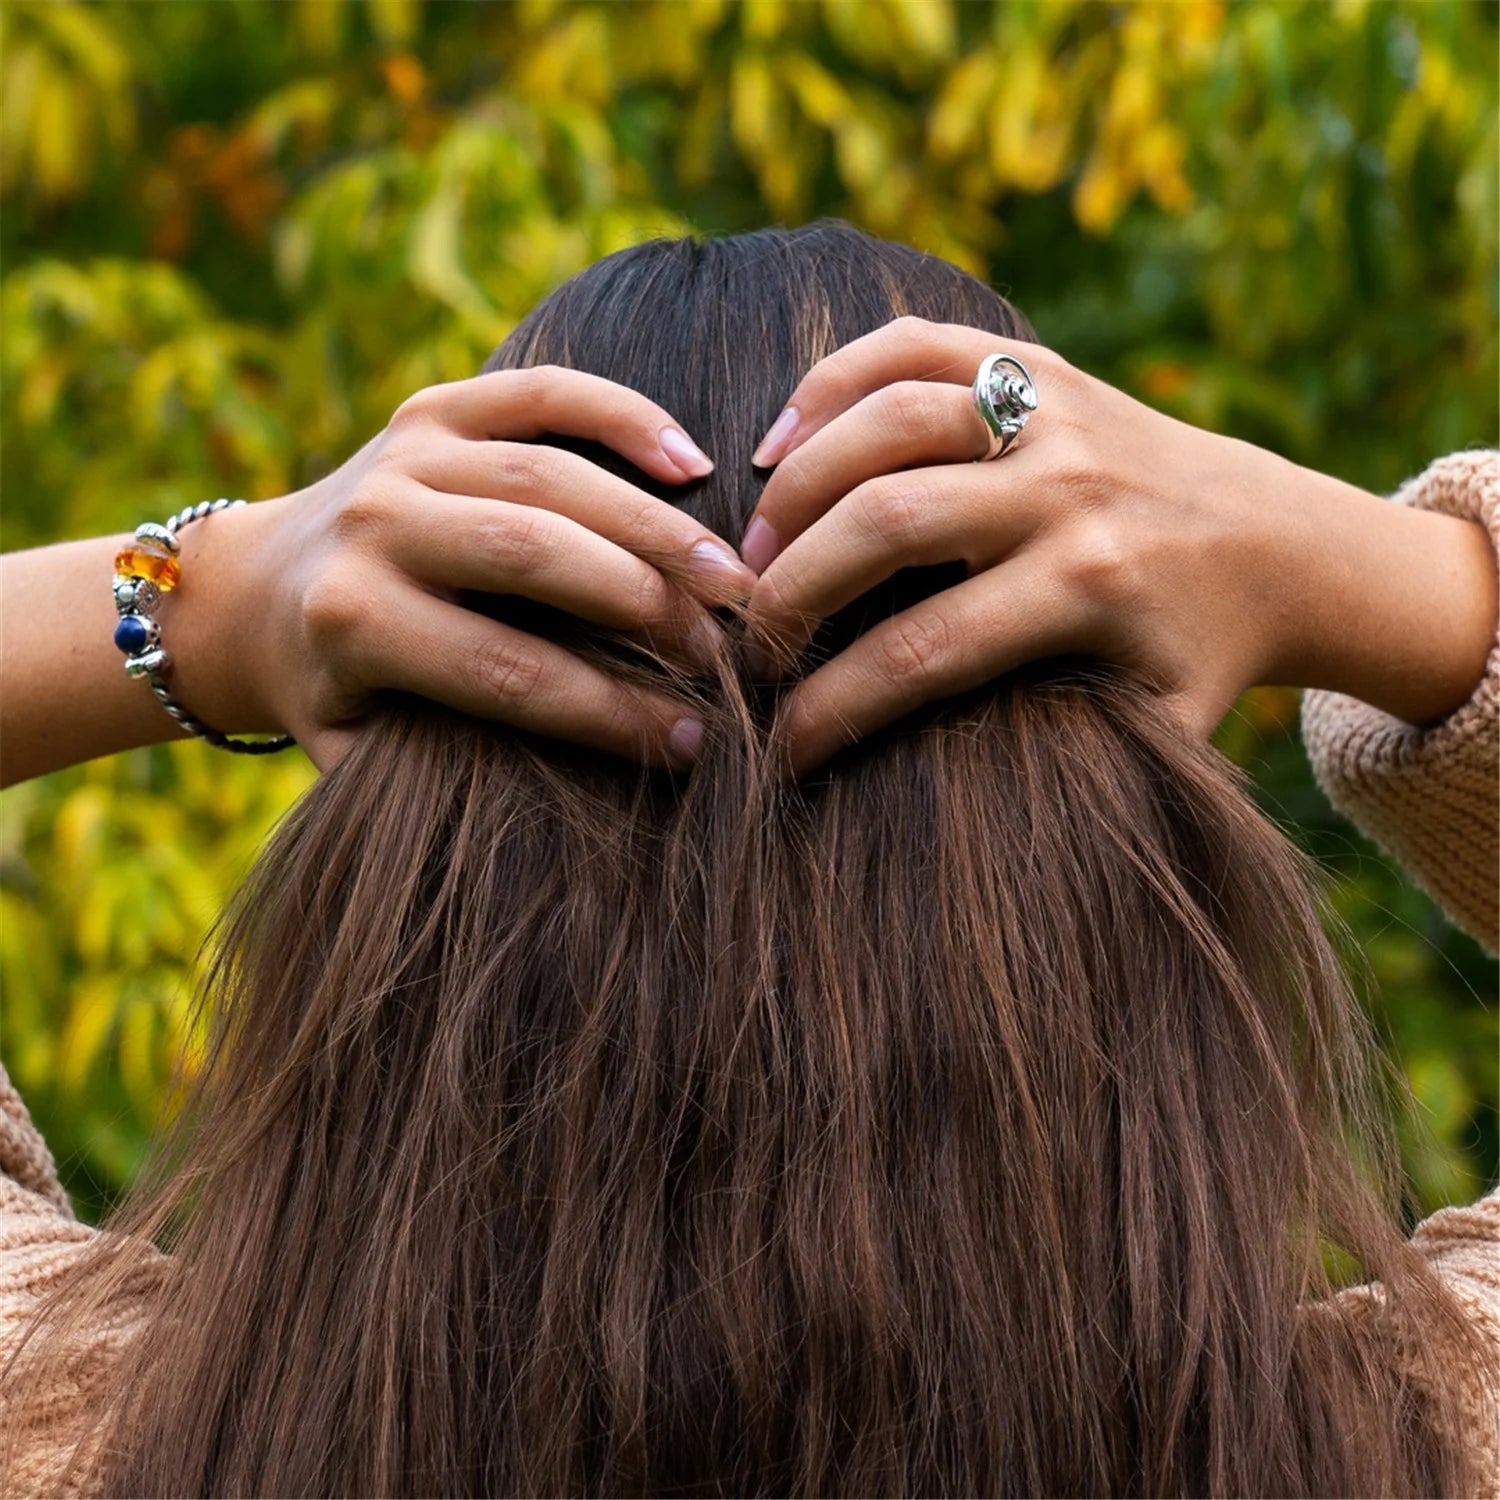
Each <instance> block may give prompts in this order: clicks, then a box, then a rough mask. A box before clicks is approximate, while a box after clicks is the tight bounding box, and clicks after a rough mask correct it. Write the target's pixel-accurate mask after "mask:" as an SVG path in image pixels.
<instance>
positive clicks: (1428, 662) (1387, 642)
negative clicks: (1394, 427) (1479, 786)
mask: <svg viewBox="0 0 1500 1500" xmlns="http://www.w3.org/2000/svg"><path fill="white" fill-rule="evenodd" d="M1274 464H1275V465H1276V466H1277V471H1276V473H1275V474H1274V476H1273V479H1272V482H1274V483H1277V484H1278V485H1279V486H1281V489H1280V496H1279V505H1278V508H1279V509H1282V511H1283V513H1284V515H1285V516H1286V518H1287V523H1288V524H1287V528H1286V532H1285V543H1286V546H1287V547H1288V548H1289V549H1291V551H1297V550H1301V549H1307V555H1309V556H1312V555H1320V564H1319V567H1318V568H1317V570H1316V576H1317V577H1318V578H1319V581H1320V586H1319V588H1318V589H1317V590H1316V591H1314V592H1312V593H1309V592H1307V591H1305V590H1304V589H1302V588H1300V587H1297V588H1295V589H1294V587H1293V585H1292V583H1291V580H1300V579H1304V578H1305V577H1306V576H1307V570H1306V569H1305V568H1302V569H1294V568H1293V567H1291V566H1290V561H1288V566H1287V567H1286V568H1284V569H1282V570H1279V571H1272V572H1270V573H1268V575H1267V576H1268V578H1269V579H1270V582H1269V584H1268V587H1269V588H1270V589H1271V591H1272V593H1273V596H1274V595H1275V593H1276V592H1277V590H1278V588H1279V583H1278V580H1279V579H1282V578H1284V579H1287V580H1288V581H1289V582H1288V593H1287V595H1286V597H1284V598H1274V597H1273V607H1274V608H1276V609H1278V610H1279V611H1280V612H1281V615H1282V618H1283V621H1284V624H1283V627H1282V629H1281V630H1280V631H1279V633H1278V641H1277V646H1276V652H1275V659H1274V661H1273V662H1272V663H1271V664H1270V665H1269V667H1268V670H1267V675H1266V680H1269V681H1275V682H1280V683H1285V684H1288V685H1292V686H1297V687H1305V688H1323V689H1327V690H1330V691H1333V692H1337V693H1342V694H1344V695H1346V696H1348V697H1351V698H1357V699H1359V700H1360V701H1362V702H1364V703H1368V704H1371V705H1372V706H1373V707H1375V708H1379V709H1382V710H1383V711H1384V712H1386V713H1388V714H1390V715H1392V716H1393V717H1395V718H1397V719H1402V720H1405V721H1406V722H1407V723H1410V724H1416V725H1426V724H1433V723H1436V722H1438V721H1439V720H1441V719H1444V718H1446V717H1447V716H1448V715H1449V714H1450V713H1452V712H1453V711H1454V710H1456V709H1457V708H1459V707H1460V706H1461V705H1462V704H1464V703H1465V702H1466V701H1467V700H1468V699H1469V698H1470V696H1471V695H1472V694H1473V692H1474V690H1475V688H1476V687H1477V686H1478V685H1479V682H1480V680H1481V679H1482V678H1483V676H1484V671H1485V663H1486V660H1487V658H1488V656H1489V653H1490V651H1491V650H1492V649H1493V647H1494V642H1495V630H1496V621H1497V614H1500V602H1497V570H1496V558H1495V549H1494V547H1493V546H1492V544H1491V542H1490V539H1489V536H1488V534H1487V533H1486V531H1485V529H1484V527H1483V526H1481V525H1479V524H1478V523H1477V522H1474V521H1468V520H1461V519H1458V518H1456V517H1454V516H1448V515H1440V514H1437V513H1434V512H1431V511H1424V510H1415V509H1411V508H1409V507H1407V506H1404V505H1396V504H1392V503H1391V502H1390V501H1388V500H1383V499H1380V498H1378V497H1376V496H1374V495H1370V494H1368V493H1366V492H1365V491H1363V490H1360V489H1357V488H1355V487H1354V486H1353V485H1348V484H1345V483H1343V482H1342V481H1341V480H1338V479H1333V478H1330V477H1329V476H1327V475H1324V474H1318V473H1315V472H1314V471H1312V470H1309V469H1304V468H1300V467H1299V466H1297V465H1295V464H1290V463H1286V462H1285V461H1283V460H1280V459H1277V460H1274ZM1291 551H1289V553H1288V560H1290V555H1291Z"/></svg>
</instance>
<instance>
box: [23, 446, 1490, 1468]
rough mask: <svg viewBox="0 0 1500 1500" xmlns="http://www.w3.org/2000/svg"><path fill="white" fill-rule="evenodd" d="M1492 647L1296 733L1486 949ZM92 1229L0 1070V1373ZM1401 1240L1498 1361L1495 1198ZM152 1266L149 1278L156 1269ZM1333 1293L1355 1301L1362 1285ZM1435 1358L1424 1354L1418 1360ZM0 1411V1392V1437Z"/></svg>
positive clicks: (105, 1337) (27, 1437) (30, 1442)
mask: <svg viewBox="0 0 1500 1500" xmlns="http://www.w3.org/2000/svg"><path fill="white" fill-rule="evenodd" d="M1395 498H1396V500H1397V501H1398V502H1399V503H1401V504H1406V505H1420V506H1425V507H1427V508H1429V509H1433V510H1441V511H1444V512H1446V513H1447V514H1449V515H1456V516H1464V517H1471V518H1473V519H1476V520H1481V521H1483V522H1484V523H1485V525H1487V526H1488V527H1489V529H1490V534H1491V536H1492V537H1493V538H1495V540H1496V546H1497V551H1500V455H1497V454H1495V453H1492V452H1485V453H1459V454H1454V455H1453V456H1452V457H1450V458H1445V459H1442V460H1440V461H1439V462H1438V463H1435V464H1434V465H1433V466H1432V467H1431V468H1430V469H1428V470H1427V471H1426V473H1424V474H1423V475H1422V476H1421V477H1420V478H1418V479H1416V480H1414V481H1412V483H1411V484H1409V485H1407V486H1405V487H1404V488H1403V489H1402V490H1401V491H1400V492H1399V493H1398V495H1397V496H1396V497H1395ZM1497 707H1500V641H1497V643H1496V647H1495V649H1494V650H1493V651H1492V652H1491V654H1490V657H1489V663H1488V668H1487V672H1486V675H1485V679H1484V681H1483V683H1482V684H1481V685H1480V687H1479V688H1478V690H1477V691H1476V692H1475V694H1474V696H1473V698H1472V699H1471V700H1470V701H1469V702H1468V703H1467V704H1465V705H1464V706H1463V707H1462V708H1460V709H1459V710H1458V711H1457V712H1456V713H1454V714H1453V715H1452V716H1451V717H1450V718H1449V719H1447V720H1446V721H1444V722H1443V723H1442V724H1440V725H1437V726H1436V727H1434V728H1431V729H1427V730H1417V729H1413V728H1412V727H1411V726H1410V725H1407V724H1402V723H1400V722H1399V721H1397V720H1394V719H1392V718H1390V717H1389V716H1388V715H1386V714H1382V713H1379V712H1378V711H1377V710H1375V709H1372V708H1369V707H1368V706H1366V705H1364V704H1360V703H1355V702H1353V701H1352V700H1350V699H1347V698H1341V697H1339V696H1338V695H1336V694H1332V693H1309V694H1308V695H1307V698H1306V700H1305V704H1304V708H1303V718H1302V722H1303V733H1304V737H1305V738H1306V740H1307V746H1308V751H1309V754H1310V755H1311V757H1312V762H1313V767H1314V770H1315V771H1316V773H1317V776H1318V779H1319V781H1320V782H1321V783H1322V785H1323V786H1324V788H1325V789H1326V790H1327V792H1328V794H1329V796H1330V797H1331V798H1332V799H1333V800H1334V802H1335V803H1336V804H1337V805H1338V806H1339V807H1341V808H1342V809H1344V811H1345V812H1347V813H1348V814H1349V816H1350V817H1351V818H1353V819H1354V820H1355V822H1357V823H1358V824H1359V826H1360V827H1361V828H1362V829H1363V830H1364V831H1365V832H1366V833H1367V834H1369V835H1370V836H1371V837H1372V838H1374V839H1376V840H1378V841H1379V842H1380V843H1381V844H1383V845H1384V846H1385V847H1386V848H1387V849H1389V850H1390V851H1391V852H1392V853H1393V854H1394V855H1395V856H1396V857H1397V858H1398V859H1400V860H1401V861H1402V863H1403V864H1404V865H1405V866H1406V868H1407V869H1408V870H1409V871H1410V872H1411V874H1412V875H1413V876H1414V877H1415V878H1416V879H1417V880H1419V881H1421V882H1422V884H1423V885H1424V886H1425V887H1426V888H1427V890H1429V891H1430V892H1431V893H1432V895H1433V897H1434V898H1435V899H1436V900H1437V901H1438V902H1439V903H1440V904H1441V905H1442V906H1443V907H1444V909H1445V910H1446V911H1447V912H1448V914H1449V915H1450V916H1451V917H1452V918H1453V919H1454V921H1456V922H1457V923H1458V924H1459V925H1460V926H1462V927H1464V928H1465V929H1467V930H1468V931H1469V932H1471V933H1473V934H1474V935H1475V936H1476V937H1477V938H1479V939H1480V941H1482V942H1484V943H1487V944H1488V945H1489V947H1490V948H1491V949H1494V948H1496V947H1497V946H1500V935H1497V926H1500V920H1497V874H1496V862H1497V841H1500V831H1497V829H1500V809H1497V751H1500V739H1497V735H1500V728H1497V717H1496V716H1497ZM94 1233H95V1231H93V1230H91V1229H89V1228H88V1227H87V1226H85V1225H83V1224H80V1223H79V1222H78V1221H77V1220H76V1219H75V1218H74V1217H73V1214H72V1210H71V1209H70V1208H69V1206H68V1200H67V1196H66V1194H65V1193H64V1192H63V1190H62V1188H61V1186H60V1185H59V1183H58V1179H57V1171H56V1168H55V1166H54V1164H53V1161H52V1156H51V1153H50V1152H49V1151H48V1150H47V1146H46V1143H45V1142H44V1141H43V1140H42V1138H41V1136H40V1135H39V1134H38V1133H37V1131H36V1129H35V1127H34V1126H33V1125H32V1122H31V1117H30V1115H29V1114H28V1113H27V1111H26V1107H25V1105H24V1104H23V1103H22V1102H21V1098H20V1096H19V1095H18V1094H17V1093H16V1091H15V1089H14V1088H13V1087H12V1086H11V1082H10V1079H9V1077H8V1076H7V1074H6V1072H5V1069H4V1066H3V1065H0V1367H3V1365H4V1361H5V1359H6V1357H7V1355H8V1354H9V1352H10V1350H11V1349H12V1348H14V1345H15V1342H16V1340H17V1338H18V1337H19V1335H20V1334H21V1332H22V1331H23V1330H24V1329H25V1327H26V1325H27V1322H28V1320H29V1318H30V1317H31V1314H32V1311H33V1309H34V1308H35V1306H36V1304H37V1302H38V1300H39V1299H40V1298H41V1297H43V1296H45V1295H46V1294H47V1292H48V1291H49V1290H51V1288H53V1287H54V1286H56V1285H57V1284H58V1281H59V1278H60V1277H61V1276H62V1275H63V1274H64V1273H65V1272H66V1271H67V1269H68V1268H69V1267H70V1266H72V1265H73V1264H75V1263H76V1262H77V1260H78V1257H79V1256H80V1255H81V1254H82V1253H83V1252H84V1251H85V1250H86V1248H87V1247H88V1245H89V1243H90V1241H91V1240H92V1238H93V1235H94ZM1413 1243H1414V1244H1415V1245H1416V1246H1417V1247H1418V1248H1419V1249H1420V1250H1421V1251H1422V1252H1423V1253H1424V1254H1425V1255H1426V1256H1427V1257H1428V1259H1429V1260H1430V1262H1431V1264H1432V1265H1433V1267H1434V1269H1435V1270H1436V1271H1437V1272H1438V1274H1439V1275H1440V1276H1442V1277H1443V1279H1444V1281H1445V1282H1446V1283H1447V1285H1448V1286H1449V1287H1451V1288H1452V1290H1453V1294H1454V1297H1455V1299H1456V1300H1457V1301H1458V1303H1459V1304H1460V1305H1461V1306H1462V1307H1463V1308H1464V1309H1465V1310H1466V1311H1467V1313H1468V1314H1469V1316H1470V1318H1471V1319H1472V1322H1473V1324H1474V1326H1475V1327H1476V1328H1477V1329H1479V1330H1481V1331H1482V1332H1483V1333H1484V1335H1485V1336H1486V1337H1488V1338H1490V1339H1492V1340H1493V1341H1494V1343H1495V1347H1496V1349H1497V1352H1500V1188H1496V1189H1495V1190H1494V1191H1492V1192H1491V1193H1490V1194H1489V1195H1488V1196H1486V1197H1485V1198H1483V1199H1481V1200H1480V1201H1479V1202H1478V1203H1475V1204H1472V1205H1470V1206H1469V1207H1467V1208H1448V1209H1444V1210H1442V1211H1441V1212H1440V1213H1436V1214H1433V1215H1432V1216H1431V1217H1430V1218H1429V1219H1426V1220H1424V1221H1423V1223H1422V1224H1421V1225H1420V1226H1419V1227H1418V1228H1417V1231H1416V1235H1415V1238H1414V1241H1413ZM169 1270H170V1265H169V1262H168V1261H167V1260H166V1259H165V1258H164V1257H156V1258H155V1259H153V1261H152V1262H151V1263H150V1264H148V1265H147V1267H146V1268H145V1275H146V1277H147V1279H148V1280H150V1281H155V1279H156V1278H157V1277H159V1276H161V1275H165V1274H167V1273H168V1272H169ZM148 1291H149V1288H148V1287H146V1286H141V1285H138V1286H136V1287H135V1288H133V1289H132V1292H130V1293H126V1294H125V1295H123V1296H122V1298H121V1300H120V1304H119V1305H118V1306H117V1307H115V1308H112V1309H111V1311H110V1314H109V1316H108V1317H107V1318H105V1319H103V1320H102V1321H101V1323H100V1325H99V1326H98V1327H96V1328H95V1329H93V1330H92V1331H91V1332H90V1334H89V1336H88V1337H87V1338H86V1339H85V1340H84V1341H83V1344H82V1345H81V1347H79V1348H77V1350H76V1351H75V1355H74V1357H73V1358H72V1359H70V1362H69V1366H68V1369H67V1371H66V1373H65V1375H64V1376H63V1378H62V1379H60V1380H59V1381H58V1382H57V1385H56V1388H55V1389H54V1390H50V1391H48V1392H47V1400H46V1403H45V1407H44V1409H43V1410H42V1413H41V1417H40V1421H39V1430H36V1431H34V1432H31V1433H27V1434H21V1435H20V1436H21V1437H22V1439H23V1443H22V1449H21V1451H22V1452H23V1454H24V1459H23V1463H22V1465H21V1467H20V1468H19V1470H18V1472H17V1473H16V1475H15V1476H14V1479H15V1485H16V1488H15V1492H16V1493H17V1494H22V1495H56V1494H86V1493H87V1492H88V1491H87V1489H86V1488H80V1487H79V1486H80V1484H84V1485H86V1481H87V1466H86V1465H84V1466H80V1471H77V1472H78V1477H77V1479H76V1480H75V1481H74V1482H73V1483H71V1484H69V1485H68V1486H67V1487H66V1488H64V1487H62V1486H61V1484H60V1480H61V1476H62V1474H63V1468H64V1465H65V1463H66V1460H67V1458H68V1456H69V1437H70V1435H72V1434H75V1433H76V1432H77V1431H78V1425H77V1424H79V1423H80V1422H81V1421H82V1420H83V1419H84V1418H86V1417H88V1416H89V1415H91V1414H92V1412H93V1410H94V1407H95V1403H96V1402H97V1399H98V1395H99V1393H100V1392H101V1391H102V1389H103V1388H104V1384H105V1381H106V1379H107V1374H108V1371H109V1369H110V1367H111V1364H112V1361H113V1360H114V1358H115V1357H116V1355H117V1353H118V1351H119V1349H120V1348H121V1346H122V1345H123V1344H124V1342H125V1341H126V1340H128V1339H129V1338H130V1337H131V1335H132V1333H133V1331H134V1329H135V1328H136V1327H137V1326H138V1321H139V1317H140V1304H141V1299H142V1298H143V1297H145V1296H146V1295H147V1293H148ZM1342 1295H1343V1296H1345V1297H1356V1298H1369V1297H1372V1296H1376V1295H1378V1291H1377V1289H1374V1288H1363V1287H1362V1288H1356V1289H1354V1290H1353V1291H1352V1292H1348V1293H1344V1294H1342ZM1428 1359H1437V1360H1441V1359H1442V1351H1441V1350H1435V1349H1428V1350H1424V1351H1422V1359H1421V1361H1419V1363H1425V1361H1426V1360H1428ZM1453 1415H1454V1418H1455V1420H1456V1421H1457V1423H1458V1424H1459V1432H1460V1434H1461V1440H1462V1441H1463V1442H1464V1443H1465V1444H1467V1445H1468V1446H1470V1447H1471V1449H1472V1451H1473V1453H1474V1456H1475V1459H1476V1462H1477V1464H1478V1466H1479V1471H1480V1474H1481V1476H1482V1478H1481V1483H1480V1486H1479V1493H1480V1494H1482V1495H1489V1496H1495V1497H1500V1428H1497V1424H1496V1420H1495V1416H1496V1413H1495V1408H1494V1407H1493V1406H1492V1405H1490V1404H1488V1403H1487V1401H1486V1400H1485V1396H1484V1392H1483V1391H1482V1390H1481V1389H1480V1388H1479V1385H1478V1382H1477V1381H1476V1382H1474V1384H1473V1388H1472V1389H1471V1390H1470V1391H1469V1392H1468V1393H1467V1395H1466V1399H1465V1401H1464V1404H1463V1406H1462V1407H1461V1409H1460V1410H1459V1411H1457V1412H1455V1413H1454V1414H1453ZM13 1418H14V1414H13V1413H7V1402H6V1399H5V1390H4V1387H3V1385H0V1432H3V1431H5V1430H8V1428H9V1427H10V1425H11V1422H12V1421H13Z"/></svg>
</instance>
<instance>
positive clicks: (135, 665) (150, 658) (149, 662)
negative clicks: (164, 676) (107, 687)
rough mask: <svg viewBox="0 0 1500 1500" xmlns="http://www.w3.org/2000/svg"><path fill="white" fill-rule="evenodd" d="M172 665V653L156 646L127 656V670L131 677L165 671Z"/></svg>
mask: <svg viewBox="0 0 1500 1500" xmlns="http://www.w3.org/2000/svg"><path fill="white" fill-rule="evenodd" d="M171 665H172V653H171V652H170V651H167V650H165V649H164V648H162V647H155V648H152V649H148V650H146V651H142V652H139V653H138V654H137V655H135V656H127V657H126V658H125V671H126V673H127V674H128V675H129V676H131V677H149V676H150V675H151V674H152V673H155V672H165V671H166V670H167V668H168V667H170V666H171Z"/></svg>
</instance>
